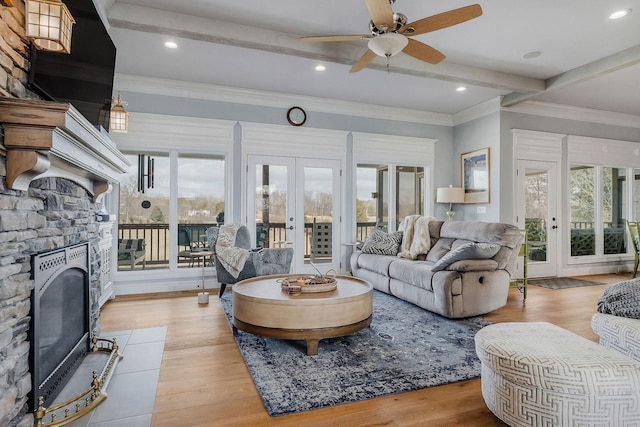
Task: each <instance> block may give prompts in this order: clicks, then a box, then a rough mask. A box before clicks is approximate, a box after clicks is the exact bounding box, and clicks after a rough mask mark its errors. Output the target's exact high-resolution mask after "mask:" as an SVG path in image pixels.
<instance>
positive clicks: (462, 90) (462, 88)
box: [456, 86, 467, 92]
mask: <svg viewBox="0 0 640 427" xmlns="http://www.w3.org/2000/svg"><path fill="white" fill-rule="evenodd" d="M465 90H467V88H466V87H464V86H458V87H457V88H456V92H464V91H465Z"/></svg>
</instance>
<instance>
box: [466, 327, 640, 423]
mask: <svg viewBox="0 0 640 427" xmlns="http://www.w3.org/2000/svg"><path fill="white" fill-rule="evenodd" d="M475 341H476V352H477V354H478V357H479V358H480V361H481V362H482V372H481V375H482V396H483V397H484V400H485V403H486V404H487V406H488V407H489V409H490V410H491V412H493V413H494V414H495V415H496V416H497V417H498V418H500V419H501V420H502V421H504V422H505V423H507V424H509V425H510V426H513V427H515V426H536V427H538V426H599V427H600V426H640V362H636V361H634V360H632V359H629V358H628V357H625V356H623V355H622V354H620V353H618V352H616V351H614V350H611V349H608V348H605V347H603V346H601V345H598V344H596V343H595V342H592V341H589V340H588V339H586V338H583V337H581V336H579V335H576V334H574V333H572V332H569V331H567V330H565V329H562V328H560V327H558V326H555V325H552V324H551V323H546V322H527V323H518V322H514V323H497V324H494V325H489V326H486V327H484V328H482V329H481V330H480V331H478V333H477V334H476V337H475Z"/></svg>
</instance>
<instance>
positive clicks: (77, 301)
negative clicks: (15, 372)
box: [30, 243, 89, 408]
mask: <svg viewBox="0 0 640 427" xmlns="http://www.w3.org/2000/svg"><path fill="white" fill-rule="evenodd" d="M88 260H89V245H88V243H83V244H79V245H73V246H68V247H66V248H63V249H58V250H55V251H50V252H46V253H42V254H38V255H34V256H33V258H32V264H33V265H32V267H33V269H32V271H33V280H34V285H35V288H34V291H33V294H32V305H31V307H32V313H31V328H30V341H31V353H30V354H31V357H30V362H31V373H32V376H33V388H32V399H31V403H32V405H33V406H32V408H35V405H36V401H37V398H38V397H40V396H42V397H43V398H44V400H45V405H49V404H50V403H51V402H52V401H53V399H54V398H55V397H56V395H57V394H58V393H59V392H60V391H61V390H62V388H63V387H64V385H65V384H66V383H67V381H68V380H69V378H70V377H71V375H72V374H73V372H74V371H75V370H76V369H77V367H78V366H79V364H80V363H81V362H82V359H83V358H84V356H85V355H86V354H87V351H88V349H89V283H88V282H89V262H88Z"/></svg>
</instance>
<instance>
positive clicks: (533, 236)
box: [516, 160, 559, 278]
mask: <svg viewBox="0 0 640 427" xmlns="http://www.w3.org/2000/svg"><path fill="white" fill-rule="evenodd" d="M516 168H517V187H516V222H517V224H518V226H519V227H520V228H521V229H526V230H527V233H528V240H529V248H528V249H529V258H528V263H527V267H528V268H527V275H528V277H530V278H533V277H554V276H556V275H557V271H558V253H559V251H558V227H559V223H558V216H557V205H558V202H557V197H558V190H557V183H558V181H557V163H555V162H545V161H533V160H517V162H516ZM521 268H522V266H520V265H518V269H519V270H521ZM518 273H519V274H520V275H521V274H522V272H521V271H519V272H518ZM517 277H520V276H517Z"/></svg>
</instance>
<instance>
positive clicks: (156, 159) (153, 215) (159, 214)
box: [118, 153, 225, 271]
mask: <svg viewBox="0 0 640 427" xmlns="http://www.w3.org/2000/svg"><path fill="white" fill-rule="evenodd" d="M126 157H127V160H129V162H131V164H132V166H131V169H130V171H129V173H128V174H127V175H126V177H125V178H124V179H123V180H122V182H121V183H120V215H119V224H118V238H119V239H123V240H122V241H123V242H125V241H128V242H132V241H139V240H143V241H144V259H143V260H142V258H140V261H139V262H136V263H135V264H134V265H135V266H134V267H132V264H131V263H130V262H125V259H124V258H125V253H124V251H125V250H126V248H125V246H126V244H124V243H123V244H121V245H119V250H118V258H119V260H118V271H123V270H132V269H133V270H141V269H168V268H170V267H171V266H172V265H174V266H176V267H194V266H197V262H198V260H197V259H193V258H192V257H190V256H189V252H190V251H192V250H197V249H198V248H202V247H204V246H206V238H205V231H206V229H207V228H208V227H210V226H212V225H215V224H217V223H220V222H223V221H224V167H225V166H224V159H223V158H221V157H216V156H203V155H198V156H193V155H177V153H162V154H156V153H145V157H146V159H148V158H149V157H150V158H152V159H153V168H150V165H151V164H150V163H149V162H148V161H147V160H145V161H143V162H139V159H140V157H139V155H138V154H128V155H127V156H126ZM172 157H173V158H174V159H176V161H175V163H172V161H171V160H172ZM172 164H175V165H176V166H175V168H172V167H171V165H172ZM140 168H142V169H143V170H142V173H141V174H140V175H139V174H138V171H139V170H140ZM150 169H152V170H150ZM150 176H152V177H153V179H152V181H153V187H147V185H148V184H150V181H149V177H150ZM172 176H175V178H176V179H175V182H176V183H177V186H176V188H175V189H173V190H172V188H171V182H172ZM139 178H142V179H143V183H142V184H143V185H142V186H141V187H143V188H142V189H141V190H142V191H141V190H139V181H140V179H139ZM172 194H175V196H174V197H175V198H176V203H175V204H173V205H172V203H171V195H172ZM171 206H175V207H174V208H173V209H174V211H173V212H172V211H171V209H172V208H171ZM171 218H175V219H174V220H172V219H171ZM170 230H177V235H174V236H171V234H170ZM174 233H175V231H174ZM171 242H174V243H173V244H174V245H175V246H177V248H176V252H175V253H176V254H177V257H176V259H175V260H173V261H172V260H171V247H170V244H171ZM120 246H122V248H121V247H120ZM121 249H122V250H121ZM121 257H122V258H123V259H122V260H121V259H120V258H121ZM172 268H175V267H172Z"/></svg>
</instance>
